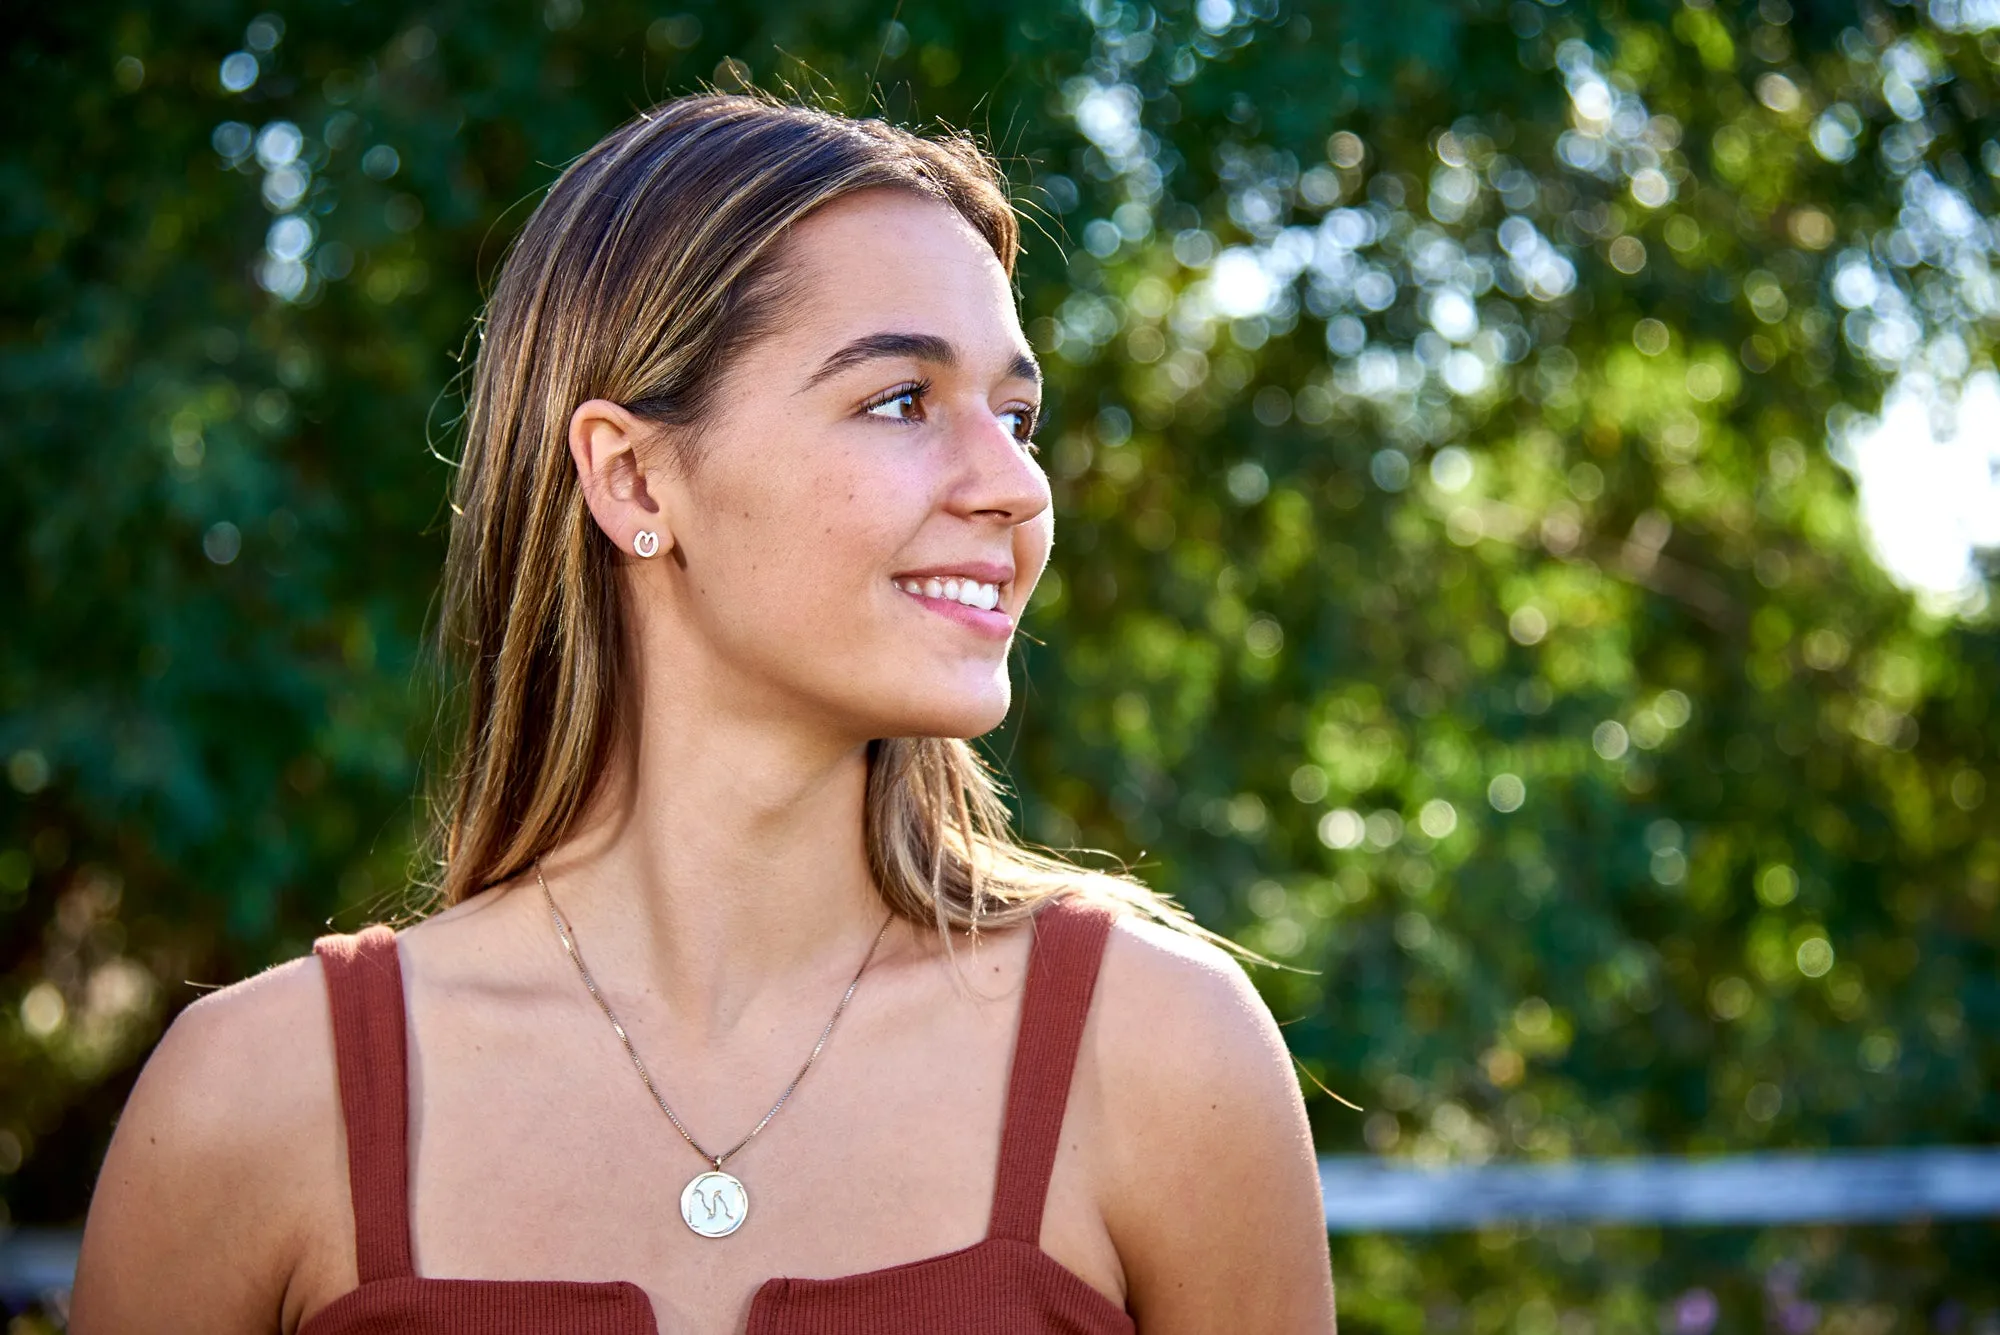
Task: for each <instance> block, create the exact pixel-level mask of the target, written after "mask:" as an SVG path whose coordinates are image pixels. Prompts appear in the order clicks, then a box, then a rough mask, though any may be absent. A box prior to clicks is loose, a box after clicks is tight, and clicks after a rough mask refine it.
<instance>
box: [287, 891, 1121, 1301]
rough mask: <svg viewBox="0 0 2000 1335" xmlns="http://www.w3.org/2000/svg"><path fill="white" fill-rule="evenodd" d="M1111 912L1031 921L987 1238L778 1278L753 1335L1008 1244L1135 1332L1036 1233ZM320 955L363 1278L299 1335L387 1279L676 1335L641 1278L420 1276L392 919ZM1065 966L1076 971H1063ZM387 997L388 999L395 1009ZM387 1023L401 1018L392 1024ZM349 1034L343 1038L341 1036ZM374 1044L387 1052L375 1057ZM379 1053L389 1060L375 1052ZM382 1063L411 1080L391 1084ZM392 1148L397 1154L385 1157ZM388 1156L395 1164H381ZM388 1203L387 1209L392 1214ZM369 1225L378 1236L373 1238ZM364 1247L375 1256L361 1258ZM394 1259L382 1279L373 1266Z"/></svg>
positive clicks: (1044, 915) (1083, 910)
mask: <svg viewBox="0 0 2000 1335" xmlns="http://www.w3.org/2000/svg"><path fill="white" fill-rule="evenodd" d="M1113 917H1114V913H1113V911H1112V910H1111V909H1109V908H1108V907H1107V906H1105V905H1101V904H1096V903H1091V902H1088V901H1084V900H1080V899H1077V898H1075V897H1074V896H1072V895H1068V894H1065V895H1061V896H1058V897H1056V898H1053V899H1051V900H1050V901H1048V903H1046V904H1044V905H1043V906H1042V907H1041V908H1039V909H1037V910H1036V912H1035V913H1034V914H1033V915H1032V916H1031V917H1030V919H1029V924H1030V930H1031V931H1032V932H1033V934H1034V935H1033V938H1032V940H1031V941H1030V944H1029V952H1028V967H1027V973H1026V981H1025V982H1024V984H1023V995H1022V1001H1021V1010H1020V1016H1019V1018H1018V1020H1017V1023H1016V1030H1015V1041H1014V1053H1013V1057H1012V1060H1011V1062H1010V1070H1009V1076H1008V1083H1007V1094H1006V1104H1005V1111H1004V1115H1003V1122H1002V1127H1001V1144H1000V1156H999V1163H998V1166H997V1169H996V1173H995V1178H996V1181H995V1185H994V1199H993V1207H992V1214H991V1217H990V1219H989V1222H988V1226H987V1231H986V1234H985V1236H983V1237H981V1238H979V1239H977V1240H976V1241H974V1242H971V1243H968V1244H966V1245H965V1246H962V1247H956V1248H953V1249H951V1250H949V1251H943V1252H935V1253H932V1254H930V1255H926V1256H919V1257H915V1258H912V1259H910V1260H906V1261H897V1262H893V1263H891V1264H889V1265H886V1266H878V1267H876V1268H874V1269H870V1270H862V1271H855V1272H853V1273H851V1274H843V1275H833V1276H806V1275H772V1276H769V1277H767V1278H766V1279H764V1280H762V1281H761V1282H760V1283H759V1284H758V1285H757V1287H756V1288H755V1289H754V1290H752V1293H751V1299H750V1306H749V1315H748V1318H747V1322H746V1325H745V1327H744V1329H743V1335H760V1331H761V1329H762V1328H763V1327H764V1326H765V1325H767V1324H769V1323H771V1322H773V1321H775V1320H776V1318H777V1317H778V1316H780V1315H781V1314H783V1311H784V1305H785V1304H787V1303H789V1302H793V1301H798V1300H800V1299H807V1300H809V1299H810V1298H811V1297H812V1296H813V1295H815V1294H824V1293H830V1292H833V1291H837V1290H841V1289H849V1288H859V1287H865V1286H867V1285H869V1284H873V1283H878V1282H885V1281H890V1280H893V1279H896V1278H899V1277H901V1276H903V1275H907V1274H912V1273H915V1272H919V1271H922V1270H926V1269H932V1268H937V1267H943V1266H952V1265H969V1264H976V1262H977V1258H979V1257H981V1256H984V1255H988V1254H993V1253H1001V1254H1004V1253H1006V1252H1008V1251H1009V1250H1011V1249H1019V1251H1020V1252H1023V1253H1025V1255H1024V1256H1023V1257H1022V1259H1023V1260H1024V1261H1025V1262H1026V1264H1028V1265H1030V1266H1032V1267H1035V1268H1038V1269H1042V1270H1044V1271H1046V1272H1048V1273H1049V1274H1050V1278H1051V1281H1052V1282H1053V1283H1055V1284H1056V1285H1057V1286H1059V1287H1060V1288H1063V1289H1066V1290H1068V1291H1070V1292H1072V1293H1074V1294H1075V1295H1077V1296H1078V1297H1079V1298H1080V1299H1081V1301H1083V1302H1084V1303H1085V1304H1086V1305H1090V1306H1094V1307H1096V1308H1097V1310H1098V1314H1099V1316H1100V1317H1101V1318H1104V1319H1106V1320H1109V1321H1112V1322H1113V1323H1116V1324H1118V1325H1119V1328H1120V1329H1124V1330H1133V1329H1135V1327H1134V1326H1133V1325H1132V1323H1131V1318H1130V1314H1129V1312H1128V1311H1127V1309H1126V1308H1124V1307H1122V1306H1120V1305H1119V1304H1118V1303H1117V1301H1115V1300H1114V1299H1112V1298H1111V1297H1110V1295H1108V1294H1106V1293H1104V1292H1103V1291H1102V1290H1101V1289H1099V1288H1097V1287H1096V1286H1095V1285H1094V1284H1091V1283H1090V1282H1089V1281H1088V1280H1086V1279H1084V1278H1083V1277H1082V1276H1081V1275H1079V1274H1077V1273H1076V1272H1075V1271H1074V1270H1072V1269H1070V1268H1069V1267H1068V1266H1066V1265H1064V1264H1063V1263H1062V1262H1061V1261H1058V1260H1057V1259H1056V1258H1055V1257H1054V1256H1052V1255H1050V1254H1049V1253H1048V1252H1047V1251H1045V1250H1043V1248H1042V1246H1041V1241H1040V1232H1041V1216H1042V1211H1043V1206H1044V1204H1045V1202H1046V1196H1047V1191H1048V1182H1049V1177H1050V1174H1051V1171H1052V1170H1053V1168H1054V1160H1055V1150H1056V1147H1057V1142H1058V1141H1059V1139H1060V1136H1061V1129H1062V1122H1063V1116H1064V1113H1065V1112H1066V1109H1067V1103H1068V1095H1069V1087H1070V1084H1071V1081H1072V1077H1073V1074H1074V1068H1075V1059H1076V1051H1077V1048H1078V1046H1079V1042H1080V1039H1081V1037H1082V1030H1083V1025H1084V1021H1085V1019H1086V1018H1087V1014H1088V1009H1089V1004H1090V1000H1091V995H1092V992H1093V991H1094V988H1095V983H1096V975H1097V970H1098V965H1099V962H1100V961H1101V958H1102V954H1103V949H1104V944H1105V941H1106V939H1107V938H1108V936H1109V933H1110V928H1111V924H1112V921H1113ZM313 949H314V952H315V954H317V955H319V956H320V958H321V960H322V964H323V966H324V968H325V973H326V978H327V986H328V993H329V998H330V1001H331V1009H332V1012H333V1019H334V1031H335V1053H336V1060H337V1063H338V1066H339V1074H340V1085H341V1105H342V1108H341V1111H342V1120H343V1122H344V1123H346V1130H347V1139H348V1155H349V1160H348V1162H349V1176H350V1188H351V1191H352V1194H353V1197H354V1201H353V1203H354V1207H355V1209H354V1218H355V1234H356V1236H355V1243H356V1254H355V1260H356V1270H357V1272H358V1273H357V1280H358V1282H357V1283H356V1284H355V1286H354V1287H353V1288H351V1289H348V1290H346V1291H345V1292H343V1293H341V1294H339V1295H337V1296H335V1297H334V1298H333V1299H332V1300H331V1301H330V1302H328V1303H326V1304H324V1305H323V1306H321V1307H320V1308H319V1309H318V1310H317V1311H315V1312H314V1313H313V1314H312V1315H311V1316H309V1317H307V1318H306V1319H305V1320H304V1321H302V1322H300V1323H299V1325H298V1326H297V1328H296V1330H295V1332H294V1335H316V1332H317V1331H318V1330H319V1329H320V1327H321V1326H322V1325H323V1324H325V1323H326V1322H329V1321H332V1320H336V1319H338V1317H339V1315H340V1314H341V1313H342V1312H343V1311H344V1310H345V1309H346V1308H348V1307H350V1306H357V1305H362V1304H365V1303H366V1302H367V1301H368V1299H369V1297H371V1296H373V1294H375V1293H378V1292H381V1291H383V1289H384V1287H385V1286H388V1287H396V1288H409V1289H413V1290H415V1291H418V1292H422V1291H427V1290H429V1291H449V1290H453V1289H457V1290H461V1291H478V1292H481V1293H486V1294H493V1293H509V1294H512V1293H518V1294H521V1295H523V1296H528V1295H548V1296H552V1297H553V1296H558V1295H564V1296H567V1295H576V1296H578V1297H584V1296H588V1295H599V1296H603V1297H607V1298H617V1299H620V1300H623V1301H627V1302H630V1303H632V1304H635V1305H636V1310H635V1312H634V1316H635V1318H636V1317H637V1316H638V1315H639V1314H641V1313H643V1316H644V1326H645V1329H644V1331H643V1335H667V1332H666V1331H665V1330H664V1329H663V1328H662V1327H661V1325H660V1316H659V1312H658V1311H657V1310H656V1309H655V1308H654V1306H653V1300H652V1295H651V1293H649V1292H648V1291H647V1290H646V1288H645V1287H644V1286H643V1285H641V1284H639V1283H637V1282H636V1281H634V1280H629V1279H602V1280H585V1279H564V1278H542V1279H479V1278H472V1277H459V1276H449V1275H419V1274H417V1273H416V1267H415V1264H414V1257H413V1254H412V1252H411V1249H410V1245H409V1241H410V1240H409V1205H408V1181H407V1172H408V1166H409V1160H408V1154H409V1144H408V1098H409V1079H408V1077H409V1072H408V1055H407V1041H408V1040H407V1032H406V1026H407V1011H406V1009H405V1006H404V1001H403V986H402V965H401V958H402V952H401V950H400V948H399V943H398V941H397V937H396V933H395V931H394V929H392V928H389V927H387V926H386V925H382V924H376V925H372V926H369V927H366V928H363V929H362V930H361V931H359V932H356V933H352V934H336V935H329V936H324V937H321V938H319V939H318V940H317V941H315V942H314V943H313ZM1065 965H1068V966H1070V967H1069V968H1068V969H1067V970H1065V969H1064V967H1063V966H1065ZM371 966H372V967H371ZM1078 966H1083V967H1078ZM391 1002H392V1003H393V1005H392V1006H391V1005H388V1004H385V1003H391ZM343 1003H345V1004H344V1005H343ZM371 1009H372V1011H373V1013H372V1014H370V1013H369V1012H370V1010H371ZM390 1020H393V1023H392V1024H391V1023H385V1021H390ZM371 1021H372V1023H371ZM343 1038H345V1039H346V1040H347V1041H346V1042H345V1043H343V1042H342V1040H343ZM371 1040H372V1041H371ZM368 1049H382V1050H381V1051H379V1052H372V1051H365V1050H368ZM371 1055H372V1056H379V1057H380V1058H382V1059H384V1060H382V1061H379V1062H369V1061H367V1060H365V1057H366V1056H371ZM1051 1058H1053V1059H1054V1060H1050V1059H1051ZM384 1066H387V1067H388V1068H389V1070H392V1071H394V1072H395V1073H397V1074H398V1075H400V1077H401V1078H400V1079H397V1080H389V1079H387V1078H386V1073H385V1072H384V1070H383V1067H384ZM355 1077H358V1078H355ZM356 1113H359V1114H360V1115H359V1116H356V1115H355V1114H356ZM383 1114H389V1115H387V1116H384V1115H383ZM370 1132H373V1133H374V1134H369V1133H370ZM385 1132H386V1133H388V1134H386V1135H385V1134H383V1133H385ZM392 1147H393V1149H395V1150H397V1151H399V1153H395V1154H393V1155H387V1154H385V1153H384V1152H385V1151H389V1150H391V1149H392ZM385 1159H387V1160H390V1161H389V1162H387V1163H385V1162H384V1160H385ZM385 1166H386V1167H388V1168H391V1169H393V1170H399V1171H398V1173H397V1176H396V1178H393V1179H388V1180H387V1181H386V1182H383V1181H380V1180H378V1181H375V1182H370V1181H368V1180H367V1179H366V1177H365V1174H366V1173H367V1170H368V1169H371V1168H381V1167H385ZM378 1177H379V1175H378ZM384 1185H386V1186H387V1188H388V1190H387V1191H386V1192H384V1191H379V1190H377V1191H372V1192H371V1191H370V1190H369V1189H368V1188H369V1187H371V1186H373V1187H381V1186H384ZM385 1206H387V1207H389V1208H388V1209H386V1210H385V1209H384V1208H383V1207H385ZM371 1232H372V1233H373V1234H374V1235H375V1236H373V1237H370V1234H371ZM371 1243H372V1244H373V1245H372V1246H371V1245H370V1244H371ZM364 1252H366V1253H368V1255H366V1256H364ZM370 1262H372V1263H373V1264H372V1265H371V1264H370ZM385 1267H386V1273H378V1274H374V1275H371V1274H370V1273H368V1272H369V1271H370V1270H371V1269H373V1270H384V1269H385ZM397 1271H400V1273H396V1272H397ZM635 1335H640V1333H635Z"/></svg>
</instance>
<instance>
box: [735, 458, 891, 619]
mask: <svg viewBox="0 0 2000 1335" xmlns="http://www.w3.org/2000/svg"><path fill="white" fill-rule="evenodd" d="M712 481H713V485H711V486H709V487H706V488H704V489H703V490H704V493H705V494H703V495H701V496H699V497H698V498H697V504H698V508H699V509H700V510H701V511H702V513H703V516H704V518H703V519H702V522H701V530H702V532H701V536H702V537H703V538H705V539H706V543H705V545H706V546H707V547H708V549H709V553H710V561H709V566H710V569H709V570H708V571H707V572H706V575H705V578H703V579H702V581H701V583H702V586H703V588H704V590H705V591H707V592H710V593H712V594H715V595H720V596H724V597H727V598H728V599H729V600H730V601H731V602H733V603H735V604H736V605H737V607H738V608H739V609H740V610H739V611H738V612H737V613H732V614H730V615H731V619H738V618H739V617H741V616H742V615H744V613H745V612H747V613H748V615H749V618H750V619H751V620H761V619H762V613H761V612H760V611H759V610H758V609H765V610H769V611H776V610H778V609H780V608H782V609H783V610H784V613H785V615H786V616H787V617H788V618H790V619H793V620H794V623H795V624H796V620H797V618H800V617H803V618H805V619H806V620H808V621H811V622H814V623H824V624H826V625H827V626H828V627H829V629H830V630H832V629H834V628H836V627H837V626H838V624H839V623H841V622H842V621H843V620H846V619H849V618H851V617H852V614H853V611H854V607H853V599H854V598H855V597H856V596H858V595H859V596H865V594H866V592H867V590H868V589H869V587H871V586H872V584H873V582H874V581H876V580H878V579H882V578H884V576H885V575H886V572H887V568H888V563H889V562H890V561H891V560H892V559H893V557H894V555H895V553H896V552H897V550H898V549H899V548H900V547H901V546H902V545H903V544H904V543H905V542H906V541H907V539H908V535H909V534H910V533H911V532H913V531H915V529H916V528H917V527H918V526H920V525H921V523H922V519H923V515H924V514H925V513H927V507H928V499H927V495H926V494H925V492H924V485H925V483H924V479H923V478H921V477H919V476H916V475H914V473H912V472H911V471H910V470H907V469H905V470H898V469H897V468H896V467H895V461H894V460H893V459H883V458H879V457H871V456H870V455H869V454H868V453H867V452H865V451H852V450H848V449H844V448H842V447H841V446H839V445H835V444H832V443H829V442H826V441H823V440H820V441H815V440H811V439H802V440H792V441H788V442H786V443H785V445H784V446H783V447H782V448H778V449H774V450H771V451H768V452H766V451H762V450H760V451H757V452H756V453H755V456H754V457H749V458H745V459H743V460H742V463H741V466H739V467H735V468H732V469H730V470H729V471H728V473H727V475H723V474H721V473H718V474H717V475H716V476H715V477H714V478H713V480H712Z"/></svg>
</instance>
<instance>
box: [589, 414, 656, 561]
mask: <svg viewBox="0 0 2000 1335" xmlns="http://www.w3.org/2000/svg"><path fill="white" fill-rule="evenodd" d="M643 433H644V428H643V425H642V424H641V423H640V422H639V421H638V420H637V419H636V418H634V417H633V416H632V414H631V413H630V412H628V411H627V410H626V409H625V408H624V407H623V406H621V405H619V404H616V403H613V402H611V401H610V400H609V399H589V400H586V401H585V402H583V403H581V404H579V405H578V406H577V409H576V411H575V412H574V413H572V414H570V419H569V451H570V458H571V459H572V460H573V461H574V462H575V464H576V476H577V483H578V485H580V486H581V487H582V489H583V499H584V503H585V504H586V505H588V506H589V507H590V514H591V518H593V519H595V520H596V521H597V526H598V527H599V528H600V529H602V530H603V531H604V535H605V536H606V537H608V538H610V539H611V541H612V544H613V545H614V546H616V547H618V548H619V549H620V550H622V551H631V550H632V543H633V539H634V537H635V536H636V535H637V534H638V533H639V532H640V531H641V530H652V531H653V532H655V533H658V534H659V538H660V542H661V544H662V545H663V546H665V547H667V548H669V549H671V548H672V547H673V546H674V538H673V534H672V533H671V532H663V531H662V529H663V528H664V527H665V524H664V521H665V515H664V513H663V512H662V510H661V508H660V504H659V502H658V500H656V499H655V498H654V496H653V494H652V492H651V490H650V489H649V488H648V486H647V478H646V468H645V464H644V462H643V461H642V460H641V459H640V457H639V449H638V446H639V441H640V439H641V438H642V436H643Z"/></svg>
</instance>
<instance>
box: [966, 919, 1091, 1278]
mask: <svg viewBox="0 0 2000 1335" xmlns="http://www.w3.org/2000/svg"><path fill="white" fill-rule="evenodd" d="M1115 916H1116V911H1115V910H1114V909H1112V908H1110V907H1108V906H1105V905H1101V904H1095V903H1091V902H1088V901H1085V900H1082V899H1080V898H1077V897H1076V896H1074V895H1066V896H1064V897H1062V898H1060V899H1056V900H1052V901H1051V902H1049V903H1048V904H1046V905H1044V906H1043V907H1042V908H1040V909H1038V910H1036V912H1035V916H1034V918H1033V919H1032V927H1031V930H1032V931H1033V932H1034V934H1035V935H1034V941H1033V943H1032V944H1031V945H1030V946H1029V948H1028V979H1027V983H1026V985H1025V988H1024V991H1023V995H1022V998H1021V1019H1020V1029H1019V1031H1018V1033H1017V1034H1016V1036H1015V1039H1014V1065H1013V1072H1012V1074H1011V1075H1010V1076H1009V1078H1008V1085H1007V1113H1006V1120H1005V1122H1004V1124H1003V1125H1002V1128H1001V1132H1000V1171H999V1176H998V1180H997V1181H996V1183H995V1184H994V1190H993V1218H992V1221H991V1223H990V1225H989V1226H988V1228H987V1236H988V1237H994V1238H1013V1239H1015V1240H1017V1241H1021V1242H1026V1243H1028V1244H1029V1245H1030V1246H1040V1245H1041V1235H1042V1206H1043V1203H1044V1202H1045V1201H1046V1200H1047V1198H1048V1193H1049V1176H1050V1174H1051V1173H1053V1172H1054V1171H1055V1163H1056V1147H1057V1145H1058V1144H1059V1143H1060V1142H1061V1140H1062V1124H1063V1112H1064V1110H1065V1109H1066V1108H1067V1107H1068V1106H1069V1087H1070V1078H1071V1075H1072V1074H1073V1072H1074V1071H1075V1068H1076V1054H1077V1048H1078V1045H1079V1043H1080V1042H1081V1040H1082V1038H1083V1022H1084V1020H1085V1019H1086V1018H1087V1017H1088V1015H1089V1014H1090V998H1091V993H1092V992H1093V990H1094V989H1095V988H1096V986H1097V971H1098V964H1099V962H1100V960H1101V959H1102V958H1103V954H1104V943H1105V941H1106V940H1107V939H1108V938H1109V936H1110V932H1111V924H1112V921H1113V919H1114V917H1115Z"/></svg>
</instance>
